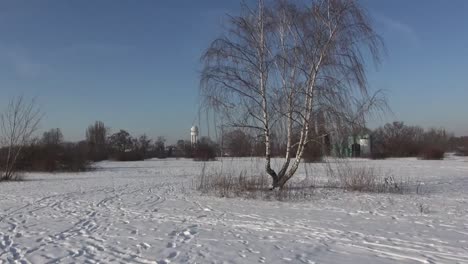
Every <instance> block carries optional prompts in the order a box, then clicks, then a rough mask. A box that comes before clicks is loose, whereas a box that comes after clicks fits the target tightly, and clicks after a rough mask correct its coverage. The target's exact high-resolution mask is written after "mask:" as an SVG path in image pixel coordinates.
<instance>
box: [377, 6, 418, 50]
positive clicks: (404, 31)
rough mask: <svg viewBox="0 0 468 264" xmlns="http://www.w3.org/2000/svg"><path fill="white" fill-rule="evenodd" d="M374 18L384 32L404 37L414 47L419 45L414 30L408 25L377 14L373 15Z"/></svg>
mask: <svg viewBox="0 0 468 264" xmlns="http://www.w3.org/2000/svg"><path fill="white" fill-rule="evenodd" d="M374 17H375V19H376V21H377V22H378V23H380V24H381V25H382V26H383V27H384V28H385V29H386V30H388V31H391V32H395V33H397V34H399V35H402V36H404V37H405V38H406V39H407V40H408V41H409V42H411V44H412V45H414V46H418V45H419V43H420V41H419V38H418V36H417V34H416V32H415V30H414V29H413V28H412V27H411V26H409V25H408V24H405V23H403V22H402V21H399V20H395V19H393V18H390V17H387V16H385V15H382V14H378V13H377V14H374Z"/></svg>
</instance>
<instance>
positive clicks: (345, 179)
mask: <svg viewBox="0 0 468 264" xmlns="http://www.w3.org/2000/svg"><path fill="white" fill-rule="evenodd" d="M326 168H327V169H326V172H327V176H328V179H329V181H328V184H327V185H328V187H333V188H342V189H345V190H348V191H358V192H371V193H401V194H403V193H405V192H407V191H409V187H410V181H409V179H407V180H404V179H400V180H397V179H396V178H395V177H394V176H393V175H392V174H391V173H389V172H382V170H380V169H377V168H375V167H371V166H363V165H353V164H351V163H349V162H346V161H343V162H337V163H335V164H334V166H332V165H330V164H327V167H326Z"/></svg>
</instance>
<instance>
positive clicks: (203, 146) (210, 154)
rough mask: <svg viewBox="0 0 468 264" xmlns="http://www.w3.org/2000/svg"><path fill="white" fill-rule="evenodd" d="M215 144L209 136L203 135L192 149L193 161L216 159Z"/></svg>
mask: <svg viewBox="0 0 468 264" xmlns="http://www.w3.org/2000/svg"><path fill="white" fill-rule="evenodd" d="M217 149H218V148H217V146H216V144H215V143H214V142H213V141H211V140H210V139H209V138H205V137H203V138H202V139H201V140H200V141H199V142H198V143H197V144H196V145H195V148H194V151H193V159H194V160H195V161H213V160H216V153H217V152H218V151H217Z"/></svg>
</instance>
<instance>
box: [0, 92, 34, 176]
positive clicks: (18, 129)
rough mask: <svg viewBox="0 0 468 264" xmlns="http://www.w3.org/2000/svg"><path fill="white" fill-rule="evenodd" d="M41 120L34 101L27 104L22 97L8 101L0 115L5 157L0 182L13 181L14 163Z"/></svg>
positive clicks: (14, 173) (14, 174)
mask: <svg viewBox="0 0 468 264" xmlns="http://www.w3.org/2000/svg"><path fill="white" fill-rule="evenodd" d="M41 118H42V115H41V111H40V109H39V108H38V106H37V104H36V101H35V100H34V99H32V100H31V101H30V102H27V101H26V100H25V99H24V97H22V96H20V97H15V98H13V99H11V100H10V102H9V103H8V106H7V108H6V110H5V112H4V113H2V114H1V117H0V120H1V133H2V134H1V144H2V147H4V148H6V155H5V157H4V160H3V164H2V169H3V172H2V175H0V176H1V177H0V180H14V179H15V178H16V176H17V175H16V168H15V166H16V162H17V160H18V157H19V156H20V155H21V152H22V150H23V147H24V146H25V145H26V144H28V143H29V141H30V140H31V137H32V135H33V134H34V132H35V131H36V130H37V128H38V126H39V122H40V120H41Z"/></svg>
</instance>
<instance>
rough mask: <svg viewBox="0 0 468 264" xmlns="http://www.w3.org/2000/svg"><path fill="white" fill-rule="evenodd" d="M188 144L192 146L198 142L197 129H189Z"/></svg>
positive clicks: (194, 127)
mask: <svg viewBox="0 0 468 264" xmlns="http://www.w3.org/2000/svg"><path fill="white" fill-rule="evenodd" d="M190 142H191V143H192V146H193V145H195V144H197V142H198V127H197V126H193V127H192V128H191V129H190Z"/></svg>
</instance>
